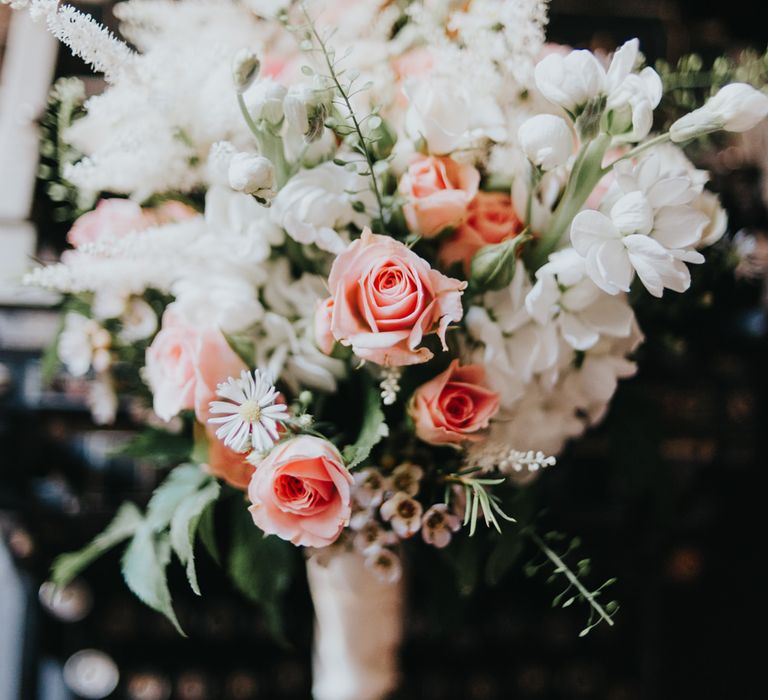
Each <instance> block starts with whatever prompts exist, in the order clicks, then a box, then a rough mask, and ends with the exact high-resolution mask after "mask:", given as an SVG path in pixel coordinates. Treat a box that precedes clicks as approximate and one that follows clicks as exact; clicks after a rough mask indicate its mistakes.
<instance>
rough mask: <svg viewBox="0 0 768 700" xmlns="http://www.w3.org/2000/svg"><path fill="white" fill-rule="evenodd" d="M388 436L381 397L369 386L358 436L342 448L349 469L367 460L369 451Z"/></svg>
mask: <svg viewBox="0 0 768 700" xmlns="http://www.w3.org/2000/svg"><path fill="white" fill-rule="evenodd" d="M387 435H389V427H388V426H387V424H386V423H385V422H384V411H383V410H382V409H381V396H380V394H379V391H378V390H377V388H376V387H374V386H369V387H368V391H367V394H366V402H365V415H364V416H363V425H362V427H361V428H360V434H359V435H358V436H357V440H356V441H355V442H354V444H352V445H347V446H346V447H345V448H344V459H345V460H346V462H347V466H348V467H349V468H350V469H354V468H355V467H356V466H357V465H358V464H360V463H361V462H363V461H364V460H366V459H368V455H370V454H371V450H372V449H373V448H374V447H375V446H376V445H377V444H378V443H379V442H380V441H381V439H382V438H385V437H386V436H387Z"/></svg>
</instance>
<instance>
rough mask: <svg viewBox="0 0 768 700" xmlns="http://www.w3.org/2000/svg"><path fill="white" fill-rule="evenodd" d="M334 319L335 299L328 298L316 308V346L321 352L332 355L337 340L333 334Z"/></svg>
mask: <svg viewBox="0 0 768 700" xmlns="http://www.w3.org/2000/svg"><path fill="white" fill-rule="evenodd" d="M332 318H333V297H328V298H327V299H326V300H325V301H320V302H318V304H317V307H316V308H315V324H314V330H315V345H317V347H318V348H320V351H321V352H324V353H325V354H326V355H330V354H331V352H332V351H333V346H334V345H335V344H336V338H334V337H333V333H332V332H331V319H332Z"/></svg>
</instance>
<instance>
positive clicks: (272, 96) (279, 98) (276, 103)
mask: <svg viewBox="0 0 768 700" xmlns="http://www.w3.org/2000/svg"><path fill="white" fill-rule="evenodd" d="M287 92H288V91H287V89H286V88H285V87H284V86H283V85H280V83H276V82H275V81H274V80H271V79H269V78H266V79H264V80H260V81H259V82H258V83H256V84H255V85H254V86H253V87H251V88H250V89H249V90H248V92H247V93H246V95H245V103H246V105H247V106H248V111H249V112H250V113H251V116H252V117H253V118H254V119H255V120H256V121H259V120H261V119H263V120H264V121H266V122H269V123H270V124H275V125H277V124H279V123H280V122H281V121H282V120H283V114H284V112H283V100H284V99H285V95H286V93H287Z"/></svg>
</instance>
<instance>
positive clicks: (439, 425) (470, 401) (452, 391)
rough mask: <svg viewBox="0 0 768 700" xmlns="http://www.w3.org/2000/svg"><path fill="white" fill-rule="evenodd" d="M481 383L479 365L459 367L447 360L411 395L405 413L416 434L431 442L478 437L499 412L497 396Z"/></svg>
mask: <svg viewBox="0 0 768 700" xmlns="http://www.w3.org/2000/svg"><path fill="white" fill-rule="evenodd" d="M484 384H485V370H484V369H483V368H482V367H481V366H479V365H467V366H465V367H460V366H459V361H458V360H454V361H453V362H451V366H450V367H448V369H447V370H445V372H441V373H440V374H438V375H437V376H436V377H435V378H434V379H433V380H431V381H429V382H427V383H426V384H423V385H422V386H420V387H419V388H418V389H417V390H416V393H415V394H414V395H413V398H412V400H411V404H410V407H409V412H410V415H411V418H413V422H414V425H415V426H416V435H417V436H418V437H419V438H421V439H422V440H424V442H428V443H430V444H432V445H447V444H460V443H462V442H464V441H465V440H469V441H471V442H476V441H478V440H482V439H483V437H484V436H483V435H482V434H481V432H480V431H482V430H484V429H485V428H487V427H488V424H489V422H490V420H491V418H493V417H494V416H495V415H496V413H498V411H499V395H498V394H497V393H496V392H495V391H491V390H490V389H488V388H487V387H486V386H485V385H484Z"/></svg>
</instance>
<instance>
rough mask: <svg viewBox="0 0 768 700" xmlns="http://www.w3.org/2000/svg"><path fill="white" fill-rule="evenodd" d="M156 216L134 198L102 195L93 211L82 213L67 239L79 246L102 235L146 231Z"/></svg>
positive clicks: (115, 235)
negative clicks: (134, 200)
mask: <svg viewBox="0 0 768 700" xmlns="http://www.w3.org/2000/svg"><path fill="white" fill-rule="evenodd" d="M155 223H156V222H155V218H154V217H153V216H152V215H151V214H148V213H147V212H146V211H145V210H144V209H142V208H141V207H140V206H139V205H138V204H136V202H133V201H131V200H130V199H118V198H114V199H102V200H100V201H99V203H98V204H97V205H96V208H95V209H94V210H93V211H89V212H87V213H85V214H83V215H82V216H80V217H78V219H77V220H76V221H75V223H74V224H72V228H71V229H69V233H68V234H67V242H68V243H69V244H70V245H72V246H74V247H75V248H79V247H80V246H82V245H85V244H86V243H95V242H96V241H98V240H99V239H100V238H120V237H122V236H125V235H127V234H129V233H134V232H135V231H143V230H144V229H147V228H149V227H150V226H152V225H153V224H155Z"/></svg>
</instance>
